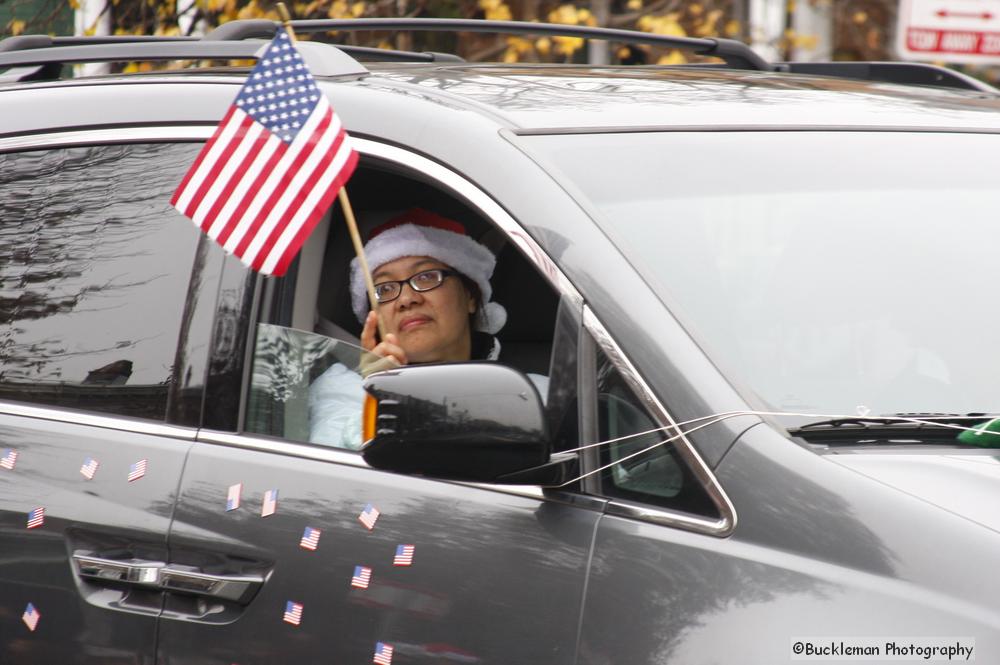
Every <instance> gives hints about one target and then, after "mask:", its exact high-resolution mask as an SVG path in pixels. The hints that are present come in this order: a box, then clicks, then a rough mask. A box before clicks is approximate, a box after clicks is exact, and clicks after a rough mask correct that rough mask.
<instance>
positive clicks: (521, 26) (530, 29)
mask: <svg viewBox="0 0 1000 665" xmlns="http://www.w3.org/2000/svg"><path fill="white" fill-rule="evenodd" d="M265 24H268V25H269V26H271V27H270V28H269V29H270V31H271V32H270V34H272V35H273V34H274V27H273V26H276V25H277V23H275V22H273V21H262V20H254V21H239V20H237V21H230V22H229V23H224V24H222V25H221V26H219V27H218V28H216V29H215V30H213V31H212V32H211V33H209V34H208V35H207V36H206V37H205V39H222V40H228V39H246V38H248V37H260V36H262V31H265V30H267V29H268V27H267V25H265ZM291 26H292V28H293V29H294V30H295V31H296V32H301V33H313V32H334V31H337V32H339V31H347V32H355V31H373V30H415V31H425V32H493V33H509V34H524V35H548V36H560V37H582V38H584V39H604V40H608V41H616V42H626V43H630V44H651V45H654V46H663V47H665V48H673V49H681V50H685V51H693V52H694V53H697V54H699V55H707V56H714V57H716V58H721V59H722V60H723V61H725V63H726V64H727V65H729V66H730V67H731V68H734V69H754V70H759V71H773V70H774V67H773V66H772V65H771V64H770V63H769V62H767V61H766V60H764V59H763V58H762V57H760V56H759V55H757V53H755V52H754V51H753V49H751V48H750V47H749V46H747V45H746V44H744V43H743V42H738V41H736V40H733V39H716V38H704V39H702V38H697V37H671V36H668V35H655V34H652V33H647V32H639V31H637V30H619V29H616V28H595V27H589V26H576V25H565V24H559V23H533V22H528V21H487V20H483V19H460V18H351V19H302V20H296V21H292V22H291Z"/></svg>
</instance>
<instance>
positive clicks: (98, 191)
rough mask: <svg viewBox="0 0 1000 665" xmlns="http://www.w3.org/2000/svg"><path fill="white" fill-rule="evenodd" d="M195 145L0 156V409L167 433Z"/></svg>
mask: <svg viewBox="0 0 1000 665" xmlns="http://www.w3.org/2000/svg"><path fill="white" fill-rule="evenodd" d="M194 152H195V148H194V147H193V146H188V145H113V146H93V147H77V148H65V149H55V150H46V151H33V152H23V153H8V154H2V155H0V189H2V191H3V192H4V196H3V197H2V198H0V399H9V400H17V401H27V402H34V403H38V404H44V405H52V406H64V407H72V408H80V409H86V410H91V411H99V412H105V413H112V414H118V415H126V416H135V417H140V418H148V419H154V420H160V419H162V418H163V416H164V413H165V411H166V403H167V397H168V392H169V386H170V384H171V382H172V381H173V380H174V378H175V377H174V375H173V364H174V354H175V350H176V346H177V336H178V332H179V326H178V323H179V322H180V321H181V314H182V312H183V308H184V299H185V295H186V293H187V287H188V278H189V275H190V272H191V261H192V260H193V257H194V248H195V245H196V243H197V241H198V233H197V230H196V229H195V228H194V227H193V226H191V224H190V223H187V224H185V223H184V222H185V221H186V220H184V219H183V218H181V217H180V216H179V215H178V214H177V213H176V212H175V211H174V210H173V209H172V208H170V207H169V198H170V192H172V191H173V188H175V187H176V185H177V182H178V180H179V178H180V176H181V174H182V173H183V170H184V169H185V168H186V167H187V165H188V164H189V163H190V161H191V160H192V159H193V155H194Z"/></svg>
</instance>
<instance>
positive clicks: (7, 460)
mask: <svg viewBox="0 0 1000 665" xmlns="http://www.w3.org/2000/svg"><path fill="white" fill-rule="evenodd" d="M15 464H17V451H16V450H14V449H13V448H5V449H4V451H3V456H2V457H0V467H3V468H4V469H13V468H14V465H15Z"/></svg>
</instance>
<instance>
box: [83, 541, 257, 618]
mask: <svg viewBox="0 0 1000 665" xmlns="http://www.w3.org/2000/svg"><path fill="white" fill-rule="evenodd" d="M73 564H74V565H75V566H76V572H77V574H78V575H79V576H80V577H83V578H86V579H88V580H91V581H98V582H117V583H119V584H130V585H135V586H143V587H147V588H151V589H162V590H164V591H175V592H179V593H188V594H194V595H196V596H209V597H211V598H216V599H219V600H230V601H233V602H236V603H239V604H241V605H246V604H247V603H249V602H250V601H251V600H252V599H253V597H254V596H255V595H256V594H257V591H259V590H260V587H261V586H262V585H263V584H264V577H263V576H262V575H210V574H208V573H203V572H200V571H198V570H195V569H191V568H182V567H178V566H169V565H167V564H166V563H165V562H163V561H146V560H143V559H127V560H118V559H103V558H101V557H95V556H90V555H88V554H81V553H74V554H73Z"/></svg>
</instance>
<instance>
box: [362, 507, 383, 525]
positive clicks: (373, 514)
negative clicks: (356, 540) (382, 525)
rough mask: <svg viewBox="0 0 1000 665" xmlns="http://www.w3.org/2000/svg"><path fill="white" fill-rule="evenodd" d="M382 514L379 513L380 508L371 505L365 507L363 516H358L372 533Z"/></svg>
mask: <svg viewBox="0 0 1000 665" xmlns="http://www.w3.org/2000/svg"><path fill="white" fill-rule="evenodd" d="M381 514H382V513H380V512H379V511H378V508H376V507H375V506H373V505H372V504H370V503H369V504H368V505H367V506H365V509H364V510H362V511H361V514H360V515H358V519H359V520H361V523H362V524H364V525H365V526H366V527H368V530H369V531H371V530H372V529H374V528H375V522H376V521H377V520H378V516H379V515H381Z"/></svg>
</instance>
